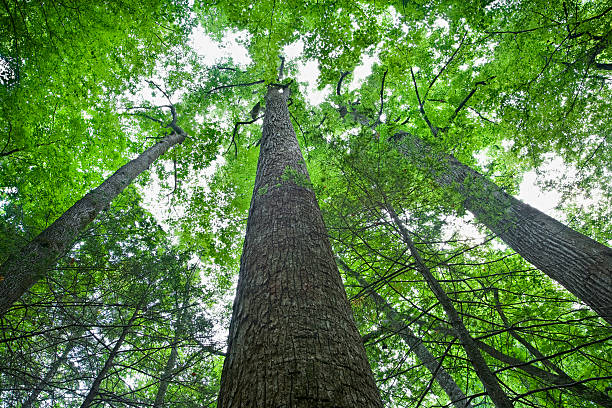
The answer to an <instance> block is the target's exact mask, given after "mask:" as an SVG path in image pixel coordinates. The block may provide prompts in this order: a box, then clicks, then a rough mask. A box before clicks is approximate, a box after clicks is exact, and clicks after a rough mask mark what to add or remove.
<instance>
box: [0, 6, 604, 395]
mask: <svg viewBox="0 0 612 408" xmlns="http://www.w3.org/2000/svg"><path fill="white" fill-rule="evenodd" d="M611 27H612V6H610V4H609V3H608V2H605V1H599V0H592V1H588V2H581V1H563V2H558V3H554V4H553V3H551V2H546V1H540V0H535V1H533V0H532V1H524V0H515V1H485V2H483V1H456V0H437V1H432V2H425V1H419V0H415V1H412V0H402V1H389V2H376V1H367V0H362V1H357V2H355V1H351V2H348V1H344V0H338V1H328V0H318V1H294V0H262V1H258V2H248V1H242V0H233V1H225V0H218V1H216V2H205V1H193V2H187V1H166V0H138V1H131V0H123V1H119V2H117V1H106V0H102V1H99V2H96V3H92V2H86V1H80V0H67V1H61V2H60V1H49V2H47V1H42V0H34V1H17V0H6V1H3V3H2V6H1V7H0V119H1V121H0V231H1V233H0V261H1V262H4V261H6V260H7V259H9V258H10V257H12V256H15V254H19V251H20V250H21V248H23V247H25V245H26V244H27V243H28V242H30V241H32V240H33V239H34V238H35V237H36V236H37V235H38V234H39V233H41V231H43V230H45V229H46V228H47V227H49V226H50V225H51V224H52V223H53V222H54V221H56V220H57V219H58V218H59V217H60V216H61V215H62V214H63V213H65V212H66V210H68V209H69V208H70V207H71V206H72V205H73V204H74V203H75V202H77V200H79V199H81V198H82V197H83V196H84V195H85V194H86V193H87V192H88V191H89V190H91V189H93V188H95V187H96V186H98V185H99V184H100V183H102V182H103V181H104V180H105V179H107V178H108V177H109V175H111V174H112V173H113V172H115V171H116V170H117V169H119V168H120V167H121V166H122V165H124V164H125V163H126V162H128V161H129V160H132V159H135V158H136V157H137V156H138V155H139V154H140V153H142V152H143V151H145V149H147V148H149V147H151V146H153V145H155V144H156V143H158V142H159V141H160V140H163V138H164V137H166V136H168V135H170V134H171V133H172V132H173V130H174V129H175V128H176V127H177V126H180V129H181V130H184V133H185V139H184V141H183V142H182V143H181V144H180V145H176V146H174V147H172V149H171V150H169V151H168V152H166V153H165V154H164V155H163V156H161V157H160V158H159V159H158V160H156V161H155V162H154V163H153V165H152V167H151V169H150V171H146V172H144V173H142V174H141V175H140V176H139V177H138V178H137V179H136V181H135V182H134V183H133V184H132V185H131V186H129V187H127V188H126V189H125V190H124V191H123V192H122V193H121V194H120V195H119V196H118V197H117V198H116V199H114V200H113V202H112V204H111V205H110V206H109V207H107V208H105V209H104V210H103V211H102V212H101V213H100V214H98V215H97V217H96V219H95V220H94V221H93V222H91V223H90V224H89V225H87V227H86V228H85V229H84V231H82V232H80V234H79V236H78V238H77V239H76V240H74V242H72V241H71V242H72V243H71V247H70V250H69V251H68V252H67V253H66V254H63V255H62V256H61V257H59V258H58V259H57V260H56V262H54V264H53V267H52V268H51V269H50V270H49V271H48V272H47V273H45V274H44V275H43V276H40V277H39V278H40V279H39V280H38V282H37V283H36V284H34V286H32V288H31V289H30V290H29V291H28V292H27V293H26V294H25V296H23V297H22V298H21V299H20V300H19V301H18V302H16V303H15V304H13V306H12V307H11V309H10V310H9V311H8V313H7V314H5V315H4V316H2V317H0V325H1V327H2V338H1V339H0V406H1V407H11V406H23V407H26V406H27V407H30V406H33V407H47V406H54V407H55V406H57V407H73V406H83V405H82V404H84V401H87V400H88V398H89V396H91V400H90V402H89V404H91V406H100V407H117V406H125V407H127V406H152V407H162V406H164V407H174V406H176V407H191V406H193V407H196V406H198V407H201V406H210V407H214V406H216V396H217V393H218V391H219V380H220V375H221V369H222V367H223V358H224V352H225V347H226V343H225V341H226V337H227V330H228V325H229V316H230V314H231V301H232V298H233V295H234V291H235V287H236V281H237V274H238V269H239V261H240V255H241V251H242V248H243V240H244V234H245V229H246V219H247V214H248V211H249V202H250V199H251V193H252V191H253V184H254V180H255V172H256V166H257V156H258V151H259V143H260V138H261V127H262V118H263V112H264V108H263V105H264V104H265V100H264V96H265V94H266V90H267V87H268V86H269V85H270V84H277V83H282V84H283V85H284V86H287V87H288V88H289V89H290V90H291V97H290V100H289V112H290V115H291V120H292V122H293V126H294V128H295V131H296V134H297V137H298V141H299V143H300V145H301V149H302V151H303V153H304V158H305V160H306V164H307V166H308V170H309V172H310V178H311V182H312V186H311V187H312V189H313V190H314V191H315V193H316V196H317V199H318V202H319V206H320V208H321V211H322V213H323V217H324V220H325V224H326V226H327V230H328V234H329V237H330V239H331V243H332V246H333V250H334V253H335V255H336V257H337V263H338V265H339V266H340V271H341V273H342V277H343V280H344V285H345V289H346V291H347V295H348V297H349V300H350V302H351V306H352V308H353V313H354V315H355V319H356V322H357V326H358V329H359V331H360V334H361V335H362V339H363V343H364V345H365V347H366V351H367V353H368V358H369V362H370V365H371V366H372V369H373V371H374V376H375V380H376V383H377V386H378V387H379V389H380V391H381V397H382V399H383V402H384V403H385V406H387V407H421V406H422V407H440V406H479V405H480V406H495V405H494V400H492V398H491V396H490V395H489V394H487V390H485V386H483V383H482V379H481V376H480V374H479V368H478V367H477V364H476V363H475V362H474V359H473V358H472V357H471V356H472V355H471V354H470V351H469V350H468V348H467V347H464V346H465V343H466V341H465V339H464V338H462V337H461V330H463V329H461V330H459V329H458V327H457V326H456V325H454V319H453V318H451V317H449V314H448V307H447V306H448V305H446V306H445V302H446V300H445V299H447V300H448V302H450V307H451V308H453V309H454V310H455V311H456V314H457V316H458V317H459V318H460V320H461V321H462V324H463V325H464V326H465V329H466V333H468V334H469V336H470V338H471V339H473V342H472V343H473V346H474V347H475V348H476V349H477V352H478V353H479V354H480V355H482V357H483V359H484V361H483V362H484V365H485V366H487V367H488V368H489V369H490V371H491V372H492V373H493V375H494V376H495V377H496V378H497V380H498V381H499V384H500V385H501V390H502V391H503V392H504V393H505V394H506V395H507V397H508V398H509V400H510V401H511V402H512V403H513V404H514V406H516V407H560V406H568V407H574V406H575V407H585V406H588V407H590V406H593V407H596V406H603V407H610V406H612V389H611V387H610V386H609V384H610V381H611V379H612V365H611V363H610V362H611V361H612V354H611V350H612V348H611V347H610V340H611V337H610V335H611V332H610V325H609V324H608V323H607V322H606V321H605V319H603V318H602V317H601V316H598V314H597V313H596V312H594V311H593V309H592V308H591V307H589V306H592V305H587V303H588V302H587V303H584V299H582V300H581V299H578V298H577V297H576V296H574V295H573V294H572V293H575V292H574V291H572V290H571V289H570V288H567V287H565V288H564V286H562V284H559V282H558V281H556V280H554V279H551V278H550V277H549V276H547V274H545V273H544V272H542V270H539V269H537V268H536V267H534V264H532V263H529V262H528V261H527V260H525V258H524V257H523V256H521V254H520V253H517V252H520V251H519V250H516V249H512V248H513V247H512V245H511V244H509V243H507V242H506V243H505V242H503V241H502V240H500V238H499V237H498V235H499V236H501V234H497V233H495V232H492V228H491V227H490V225H488V224H487V222H486V220H485V218H487V219H489V221H490V222H492V223H495V219H494V218H495V215H494V214H497V213H494V211H497V210H499V209H496V208H494V207H495V204H494V203H493V201H492V200H491V197H490V196H489V194H488V193H487V194H481V196H477V197H466V193H465V189H463V190H462V189H458V188H457V184H460V183H457V181H456V180H455V181H454V182H450V181H449V182H441V181H440V180H441V179H443V178H444V173H445V172H447V171H448V167H447V162H446V160H447V159H446V158H448V157H451V158H452V160H456V161H457V162H458V163H460V164H461V165H465V166H469V168H470V169H472V170H475V171H477V172H478V173H479V174H482V175H483V176H484V177H485V179H486V180H488V181H490V182H493V183H494V184H495V185H497V186H499V188H500V191H504V192H505V193H507V194H508V195H509V196H519V197H520V194H521V193H525V191H527V190H529V189H530V190H531V191H540V194H543V195H544V197H556V200H557V202H556V203H554V204H555V205H554V207H555V208H554V209H552V210H547V211H548V212H550V214H549V215H551V216H552V217H553V218H556V219H557V220H559V221H561V222H562V223H564V224H565V225H567V226H569V227H570V228H571V229H573V230H575V231H577V232H578V233H580V234H583V235H585V236H586V237H590V238H592V239H593V240H594V241H597V242H598V243H599V244H603V245H604V246H610V245H611V244H612V229H611V224H610V222H609V220H610V219H612V210H611V208H610V202H612V189H611V188H610V186H611V185H612V183H611V181H612V179H611V177H610V174H611V168H610V163H612V149H611V147H610V143H611V138H612V136H611V132H610V123H609V118H610V115H611V113H612V107H611V106H610V103H611V102H610V101H612V28H611ZM224 48H225V49H226V50H229V51H228V52H226V53H225V54H222V53H221V52H219V51H222V50H223V49H224ZM245 61H248V62H245ZM364 72H365V74H364ZM315 94H316V95H318V96H317V97H315ZM407 137H409V138H410V140H412V141H413V142H414V144H413V149H412V150H411V152H412V153H407V151H406V150H402V149H401V148H399V147H398V146H399V144H398V143H399V141H401V140H407V139H405V138H407ZM414 146H416V147H414ZM449 178H450V177H449ZM533 178H535V180H536V185H533V184H532V185H529V184H528V183H526V182H525V180H531V179H533ZM472 182H474V183H478V180H476V181H473V180H472ZM484 191H486V190H484ZM489 191H490V190H489ZM490 195H493V193H491V194H490ZM474 201H475V202H478V203H479V205H480V207H482V208H484V209H485V210H488V211H491V213H492V214H493V215H491V217H483V216H478V214H477V217H474V216H473V215H471V213H470V212H473V209H472V207H473V206H472V207H470V203H471V202H474ZM529 204H531V205H533V206H537V205H538V204H540V203H537V202H531V203H529ZM547 204H549V203H547ZM551 207H552V206H549V207H548V208H551ZM502 210H503V209H502ZM491 219H493V221H491ZM566 252H568V253H570V255H571V254H572V253H573V252H572V251H566ZM604 261H605V259H604ZM606 267H607V268H608V270H610V265H609V264H608V265H607V266H606ZM8 278H9V277H8V276H0V281H2V280H5V279H8ZM607 279H608V280H607V282H608V287H607V288H604V289H607V290H608V291H610V290H612V276H610V277H608V278H607ZM432 282H434V284H433V286H432ZM578 284H579V283H578ZM436 285H437V286H436ZM438 286H439V288H440V290H441V291H442V292H443V295H444V296H440V293H439V292H436V289H432V288H434V287H438ZM568 289H569V291H568ZM596 311H597V310H596ZM600 314H601V313H600ZM608 318H609V316H608ZM472 343H471V344H472ZM427 353H429V354H427ZM427 356H431V357H427ZM428 358H430V360H427V359H428ZM428 361H429V362H428ZM432 362H433V363H432ZM451 389H452V390H456V391H458V392H459V394H456V393H455V394H453V393H452V391H449V390H451ZM453 395H454V396H453ZM457 395H463V397H457ZM457 398H460V400H457Z"/></svg>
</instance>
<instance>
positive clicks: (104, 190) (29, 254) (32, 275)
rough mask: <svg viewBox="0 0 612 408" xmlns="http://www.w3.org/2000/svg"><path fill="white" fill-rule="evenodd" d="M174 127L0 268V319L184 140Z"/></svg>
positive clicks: (181, 132)
mask: <svg viewBox="0 0 612 408" xmlns="http://www.w3.org/2000/svg"><path fill="white" fill-rule="evenodd" d="M175 127H176V128H177V129H178V130H179V131H178V132H176V131H175V132H172V133H171V134H170V135H168V136H166V137H165V138H163V139H162V140H160V141H159V142H157V143H156V144H155V145H153V146H151V147H150V148H149V149H147V150H145V151H144V152H143V153H141V154H140V155H139V156H138V157H137V158H135V159H134V160H131V161H130V162H128V163H127V164H125V165H123V166H122V167H121V168H119V170H117V171H116V172H115V173H114V174H113V175H111V176H110V177H109V178H107V179H106V180H105V181H104V182H103V183H102V184H100V185H99V186H98V187H96V188H95V189H93V190H91V191H90V192H89V193H87V194H86V195H85V196H84V197H83V198H81V199H80V200H79V201H77V202H76V203H75V204H74V205H73V206H72V207H70V208H69V209H68V210H66V212H65V213H64V214H62V215H61V216H60V217H59V218H58V219H57V220H55V222H53V224H51V225H50V226H49V227H47V229H45V230H44V231H43V232H41V233H40V234H38V236H36V238H34V239H33V240H32V241H31V242H30V243H28V244H27V245H26V246H25V247H24V248H23V249H21V250H20V251H19V252H18V253H16V254H14V255H11V256H10V257H9V258H8V259H7V260H6V261H5V262H4V263H3V264H2V266H0V316H3V315H4V314H5V313H6V311H7V310H8V309H9V308H10V307H11V305H12V304H13V303H14V302H15V301H17V300H18V299H19V298H20V297H21V296H22V295H23V294H24V293H25V292H26V291H27V290H28V289H30V288H31V287H32V285H34V284H35V283H36V282H37V281H38V280H39V279H40V278H42V277H43V276H44V275H45V273H47V271H48V270H49V268H51V267H52V266H53V265H54V264H55V262H56V260H57V259H58V258H59V257H61V256H63V255H64V254H65V253H66V252H67V251H68V250H69V249H70V246H71V245H72V243H73V242H74V240H75V239H76V238H77V236H78V234H79V233H80V232H81V231H83V230H84V229H85V227H86V226H87V225H88V224H89V223H90V222H92V221H93V220H94V218H96V216H97V215H98V214H99V213H100V211H102V210H103V209H104V208H106V207H108V206H109V204H110V203H111V201H113V200H114V199H115V197H117V196H118V195H119V194H120V193H121V192H122V191H123V190H124V189H125V188H126V187H127V186H128V185H129V184H130V183H131V182H132V181H133V180H134V179H135V178H136V177H137V176H138V175H139V174H140V173H142V172H143V171H145V170H146V169H148V168H149V166H150V165H151V164H152V163H153V162H154V161H155V160H156V159H157V158H158V157H159V156H161V155H162V154H164V153H165V152H166V151H167V150H168V149H169V148H170V147H172V146H174V145H176V144H179V143H182V142H183V141H184V140H185V137H186V134H185V133H184V132H183V131H182V130H180V128H178V127H177V126H175Z"/></svg>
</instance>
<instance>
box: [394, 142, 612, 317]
mask: <svg viewBox="0 0 612 408" xmlns="http://www.w3.org/2000/svg"><path fill="white" fill-rule="evenodd" d="M394 140H395V143H396V145H397V148H398V150H399V151H400V152H401V153H402V154H404V155H405V156H407V157H408V158H409V159H410V160H412V161H414V162H415V163H417V165H419V166H421V167H422V168H425V169H426V171H428V172H429V173H430V174H431V175H432V176H433V177H434V178H435V180H436V181H437V182H438V183H439V184H440V185H442V186H445V187H450V188H451V189H453V190H454V191H456V192H457V193H459V195H460V197H461V199H462V200H461V201H462V203H463V205H464V206H465V208H466V209H467V210H468V211H470V212H471V213H473V214H474V215H475V216H476V218H477V219H478V221H480V222H482V223H483V224H484V225H486V226H487V227H488V228H489V229H490V230H491V231H492V232H494V233H495V234H496V235H497V236H498V237H499V238H500V239H501V240H502V241H504V242H505V243H506V244H508V246H509V247H510V248H512V249H514V250H515V251H516V252H517V253H519V254H520V255H521V256H522V257H523V258H525V259H526V260H527V261H529V262H531V263H532V264H533V265H534V266H536V267H537V268H538V269H540V270H541V271H542V272H544V273H545V274H547V275H548V276H550V277H551V278H552V279H554V280H555V281H557V282H559V283H560V284H561V285H563V287H564V288H566V289H567V290H568V291H570V292H571V293H573V294H574V295H575V296H576V297H577V298H578V299H580V300H582V301H583V302H585V303H586V304H587V305H589V306H590V307H592V308H593V310H594V311H595V312H596V313H597V314H599V315H600V316H601V317H603V318H604V319H605V320H606V321H607V322H608V323H610V324H612V249H611V248H609V247H607V246H605V245H603V244H600V243H599V242H597V241H595V240H593V239H591V238H589V237H587V236H586V235H583V234H581V233H579V232H577V231H575V230H573V229H571V228H569V227H567V226H565V225H563V224H562V223H560V222H559V221H557V220H555V219H554V218H552V217H550V216H548V215H546V214H544V213H543V212H542V211H539V210H537V209H535V208H533V207H531V206H530V205H528V204H525V203H523V202H522V201H519V200H517V199H516V198H514V197H513V196H511V195H509V194H507V193H506V192H505V191H503V189H501V188H500V187H498V186H497V185H496V184H495V183H493V182H492V181H490V180H489V179H487V178H486V177H484V176H483V175H482V174H480V173H478V172H477V171H475V170H473V169H471V168H470V167H469V166H466V165H465V164H463V163H461V162H460V161H459V160H457V159H456V158H455V157H453V156H452V155H448V154H443V153H437V152H435V151H434V150H433V149H432V148H431V147H430V146H428V145H427V144H426V143H425V142H423V141H422V140H421V139H419V138H417V137H415V136H413V135H410V134H409V133H407V132H400V133H397V134H396V135H395V136H394Z"/></svg>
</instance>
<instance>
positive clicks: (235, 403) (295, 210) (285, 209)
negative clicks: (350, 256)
mask: <svg viewBox="0 0 612 408" xmlns="http://www.w3.org/2000/svg"><path fill="white" fill-rule="evenodd" d="M287 97H288V90H287V89H284V91H283V93H280V91H279V88H278V87H270V89H269V90H268V94H267V96H266V114H265V119H264V125H263V135H262V139H261V147H260V149H261V150H260V155H259V162H258V164H257V176H256V179H255V188H254V190H253V198H252V200H251V208H250V210H249V218H248V222H247V232H246V238H245V243H244V248H243V253H242V259H241V265H240V275H239V279H238V288H237V293H236V299H235V301H234V309H233V316H232V322H231V325H230V334H229V346H228V351H227V357H226V358H225V363H224V366H223V374H222V378H221V390H220V393H219V398H218V408H232V407H236V408H238V407H240V408H248V407H258V408H280V407H286V408H306V407H309V408H312V407H329V408H332V407H335V408H341V407H347V408H348V407H350V408H354V407H364V408H369V407H378V408H379V407H382V403H381V400H380V396H379V394H378V390H377V389H376V385H375V383H374V379H373V376H372V372H371V369H370V366H369V364H368V360H367V358H366V354H365V349H364V347H363V344H362V342H361V338H360V336H359V333H358V331H357V328H356V326H355V322H354V319H353V314H352V310H351V307H350V304H349V302H348V300H347V297H346V293H345V292H344V286H343V283H342V280H341V278H340V274H339V273H338V269H337V266H336V263H335V260H334V256H333V253H332V249H331V246H330V244H329V240H328V238H327V231H326V229H325V225H324V224H323V218H322V217H321V213H320V210H319V207H318V204H317V200H316V198H315V195H314V192H313V191H312V189H311V187H310V181H309V177H308V172H307V170H306V165H305V163H304V159H303V158H302V154H301V152H300V149H299V146H298V143H297V139H296V137H295V132H294V130H293V126H292V124H291V121H290V119H289V111H288V109H287Z"/></svg>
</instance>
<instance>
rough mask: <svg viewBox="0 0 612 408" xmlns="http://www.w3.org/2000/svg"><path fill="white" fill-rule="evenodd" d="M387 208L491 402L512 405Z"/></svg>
mask: <svg viewBox="0 0 612 408" xmlns="http://www.w3.org/2000/svg"><path fill="white" fill-rule="evenodd" d="M387 211H388V212H389V215H391V218H392V219H393V221H394V222H395V224H396V225H397V227H398V229H399V231H400V234H401V236H402V239H403V240H404V242H405V243H406V245H407V246H408V249H409V250H410V254H411V255H412V257H413V258H414V260H415V262H416V267H417V270H418V271H419V273H420V274H421V275H422V276H423V279H425V281H426V282H427V286H429V288H430V289H431V291H432V292H433V293H434V295H435V296H436V298H437V299H438V301H439V302H440V305H442V308H443V309H444V313H446V316H447V317H448V319H449V320H450V324H451V326H452V327H453V329H454V330H455V333H456V334H457V337H458V338H459V340H461V344H462V345H463V349H464V350H465V354H467V356H468V358H469V359H470V362H471V363H472V366H473V367H474V371H475V372H476V375H477V376H478V378H479V379H480V381H481V382H482V385H484V387H485V390H486V391H487V394H488V395H489V397H490V398H491V401H493V404H495V406H496V407H497V408H512V407H513V404H512V402H511V401H510V399H509V398H508V396H507V395H506V393H505V392H504V390H503V389H502V388H501V385H500V384H499V382H498V380H497V377H495V374H493V372H492V371H491V369H490V368H489V366H488V364H487V362H486V361H485V359H484V358H483V357H482V354H480V350H479V349H478V346H477V345H476V342H475V341H474V339H473V338H472V336H471V335H470V333H469V332H468V330H467V328H466V327H465V325H464V324H463V321H462V320H461V317H459V314H458V313H457V310H455V306H453V303H452V301H451V300H450V298H449V297H448V295H447V294H446V292H445V291H444V289H443V288H442V286H441V285H440V283H439V282H438V280H437V279H436V278H435V277H434V276H433V274H432V273H431V271H430V269H429V268H428V267H427V265H426V264H425V261H424V260H423V259H422V258H421V255H420V254H419V251H418V249H417V248H416V246H415V245H414V242H413V241H412V238H410V234H409V233H408V231H407V230H406V228H405V227H404V224H403V223H402V221H401V220H400V219H399V217H398V216H397V214H396V213H395V211H394V210H393V208H391V207H387Z"/></svg>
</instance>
